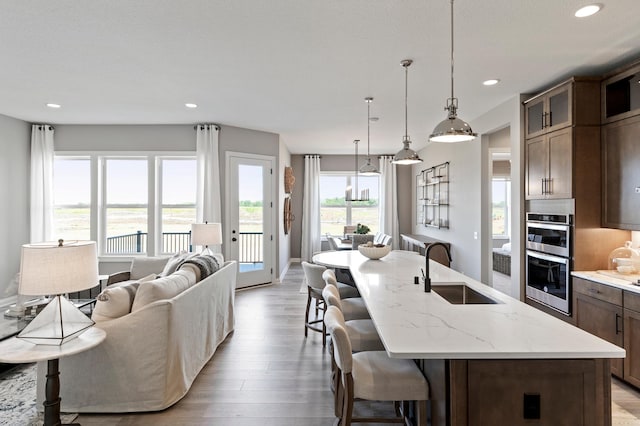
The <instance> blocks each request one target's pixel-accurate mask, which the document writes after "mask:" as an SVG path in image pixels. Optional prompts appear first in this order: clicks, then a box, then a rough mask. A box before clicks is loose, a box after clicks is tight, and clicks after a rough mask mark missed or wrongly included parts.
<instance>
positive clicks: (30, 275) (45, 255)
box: [18, 240, 98, 346]
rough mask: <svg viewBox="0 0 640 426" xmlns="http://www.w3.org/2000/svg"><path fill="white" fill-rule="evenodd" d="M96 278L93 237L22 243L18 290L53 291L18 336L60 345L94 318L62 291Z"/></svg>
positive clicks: (30, 293) (92, 282)
mask: <svg viewBox="0 0 640 426" xmlns="http://www.w3.org/2000/svg"><path fill="white" fill-rule="evenodd" d="M97 282H98V257H97V252H96V243H95V241H72V242H68V243H64V244H63V240H58V243H57V244H56V243H54V242H46V243H37V244H25V245H23V246H22V256H21V261H20V284H19V290H18V292H19V293H20V294H23V295H27V296H42V295H55V297H54V298H53V299H52V300H51V302H49V304H47V306H45V308H44V309H43V310H42V312H40V313H39V314H38V315H37V316H36V317H35V318H34V319H33V320H32V321H31V322H30V323H29V325H27V326H26V327H25V328H24V329H23V330H22V332H20V334H18V338H20V339H23V340H26V341H28V342H31V343H35V344H37V345H58V346H59V345H62V344H64V343H66V342H68V341H69V340H72V339H74V338H75V337H78V336H79V335H80V334H82V332H83V331H85V330H86V329H87V328H89V327H91V326H92V325H93V324H94V322H93V321H92V320H91V319H90V318H88V317H87V316H86V315H85V314H84V313H82V311H80V310H79V309H78V308H76V307H75V306H74V305H73V303H71V302H70V301H69V300H67V298H65V297H64V296H63V295H62V294H63V293H71V292H77V291H82V290H86V289H88V288H91V287H94V286H95V285H96V283H97Z"/></svg>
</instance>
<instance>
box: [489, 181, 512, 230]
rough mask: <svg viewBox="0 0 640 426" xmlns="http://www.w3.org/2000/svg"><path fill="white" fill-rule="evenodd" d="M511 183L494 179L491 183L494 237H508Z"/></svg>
mask: <svg viewBox="0 0 640 426" xmlns="http://www.w3.org/2000/svg"><path fill="white" fill-rule="evenodd" d="M510 194H511V181H509V180H508V179H496V178H494V179H493V181H492V190H491V197H492V223H493V235H494V236H498V235H501V236H508V235H509V200H510Z"/></svg>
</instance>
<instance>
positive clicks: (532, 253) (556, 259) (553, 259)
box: [527, 250, 569, 265]
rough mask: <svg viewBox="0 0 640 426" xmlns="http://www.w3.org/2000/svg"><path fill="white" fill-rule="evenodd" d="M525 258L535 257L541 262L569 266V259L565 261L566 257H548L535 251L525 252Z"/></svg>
mask: <svg viewBox="0 0 640 426" xmlns="http://www.w3.org/2000/svg"><path fill="white" fill-rule="evenodd" d="M527 256H531V257H535V258H537V259H542V260H548V261H549V262H557V263H562V264H564V265H568V264H569V259H567V258H566V257H557V256H550V255H548V254H543V253H538V252H537V251H531V250H527Z"/></svg>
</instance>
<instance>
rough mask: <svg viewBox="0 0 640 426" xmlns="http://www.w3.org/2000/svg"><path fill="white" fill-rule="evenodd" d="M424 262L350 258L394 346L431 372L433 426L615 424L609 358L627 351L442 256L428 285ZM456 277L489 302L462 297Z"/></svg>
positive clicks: (398, 255)
mask: <svg viewBox="0 0 640 426" xmlns="http://www.w3.org/2000/svg"><path fill="white" fill-rule="evenodd" d="M424 266H425V265H424V257H423V256H419V255H418V254H416V253H413V252H406V251H392V252H391V253H389V254H388V255H387V256H385V257H384V258H382V259H380V260H369V259H367V258H365V257H364V256H361V255H360V254H359V253H352V254H351V256H350V258H349V269H350V271H351V274H352V275H353V277H354V279H355V282H356V285H357V287H358V290H359V291H360V294H361V295H362V297H363V299H364V302H365V304H366V306H367V309H368V310H369V313H370V315H371V318H372V320H373V322H374V323H375V326H376V329H377V330H378V333H379V335H380V337H381V339H382V341H383V343H384V345H385V348H386V350H387V353H388V354H389V356H390V357H395V358H409V359H415V360H417V362H418V363H419V364H420V367H421V368H422V370H423V371H424V373H425V375H426V376H427V378H428V380H429V383H430V387H431V403H432V404H431V405H432V424H433V425H451V426H458V425H518V424H532V423H531V422H533V424H536V425H565V424H566V425H594V426H600V425H610V424H611V376H610V374H609V359H611V358H623V357H624V356H625V351H624V349H622V348H619V347H618V346H616V345H613V344H611V343H608V342H606V341H604V340H602V339H600V338H597V337H595V336H593V335H591V334H589V333H587V332H585V331H583V330H580V329H578V328H576V327H574V326H572V325H570V324H567V323H565V322H563V321H560V320H558V319H556V318H554V317H552V316H550V315H547V314H545V313H543V312H541V311H538V310H537V309H534V308H532V307H530V306H528V305H526V304H524V303H522V302H520V301H518V300H516V299H513V298H511V297H509V296H507V295H505V294H503V293H500V292H498V291H496V290H493V289H492V288H490V287H488V286H486V285H484V284H482V283H480V282H478V281H475V280H473V279H471V278H469V277H466V276H464V275H462V274H460V273H458V272H456V271H453V270H452V269H449V268H447V267H445V266H443V265H441V264H439V263H437V262H434V261H430V264H429V266H430V268H429V269H430V271H431V272H430V276H431V280H432V289H433V291H431V292H429V293H426V292H424V285H423V284H422V282H420V284H414V277H415V276H420V275H421V272H420V269H421V268H424ZM447 283H448V284H451V283H456V284H457V285H458V287H451V286H448V287H449V288H450V289H451V288H453V289H454V290H456V289H457V290H459V291H462V290H465V291H466V292H467V293H468V294H470V295H472V294H476V295H478V294H479V295H480V296H477V297H475V298H474V297H471V296H465V297H466V298H467V299H468V300H467V302H481V303H477V304H457V303H458V302H461V301H462V300H455V298H452V297H451V294H447V293H445V292H444V291H443V290H444V287H443V286H446V284H447ZM462 283H464V287H461V286H460V284H462ZM465 287H466V289H465ZM469 289H470V290H469ZM439 293H442V295H441V294H439ZM467 293H465V294H467ZM445 297H448V298H449V299H450V300H453V301H454V302H455V303H451V302H450V301H448V300H447V299H445ZM529 419H530V420H529Z"/></svg>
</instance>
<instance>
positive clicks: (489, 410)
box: [420, 359, 611, 426]
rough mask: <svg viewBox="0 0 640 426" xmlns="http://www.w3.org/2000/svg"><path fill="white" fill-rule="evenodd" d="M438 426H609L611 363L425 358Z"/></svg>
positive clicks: (604, 360) (593, 360) (433, 420)
mask: <svg viewBox="0 0 640 426" xmlns="http://www.w3.org/2000/svg"><path fill="white" fill-rule="evenodd" d="M420 366H421V368H422V369H423V371H424V373H425V375H426V376H427V378H428V380H429V385H430V390H431V417H432V424H433V425H434V426H436V425H437V426H471V425H473V426H485V425H486V426H489V425H491V426H493V425H513V426H517V425H531V424H536V425H539V426H545V425H549V426H563V425H567V426H569V425H571V426H575V425H583V426H600V425H603V426H610V425H611V375H610V373H609V371H610V361H609V360H608V359H577V360H422V361H420Z"/></svg>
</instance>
